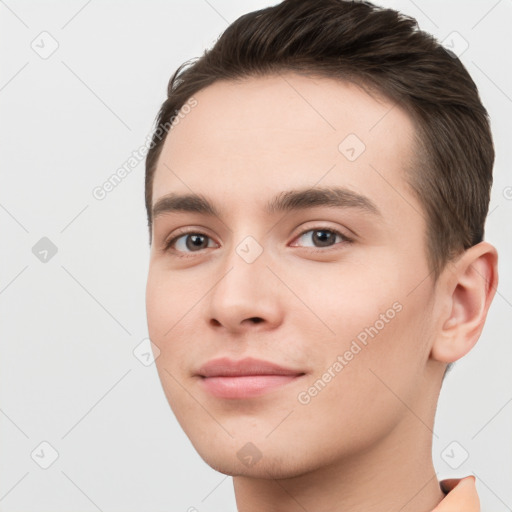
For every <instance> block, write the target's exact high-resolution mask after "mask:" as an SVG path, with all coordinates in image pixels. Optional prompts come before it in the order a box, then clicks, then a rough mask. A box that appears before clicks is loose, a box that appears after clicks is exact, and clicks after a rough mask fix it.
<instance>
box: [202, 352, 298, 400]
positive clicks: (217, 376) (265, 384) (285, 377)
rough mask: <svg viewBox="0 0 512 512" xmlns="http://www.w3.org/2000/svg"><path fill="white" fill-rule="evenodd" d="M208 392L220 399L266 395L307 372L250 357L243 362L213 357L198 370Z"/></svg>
mask: <svg viewBox="0 0 512 512" xmlns="http://www.w3.org/2000/svg"><path fill="white" fill-rule="evenodd" d="M197 375H198V376H199V377H200V382H201V385H202V386H203V388H204V389H205V391H207V392H208V393H210V394H211V395H213V396H215V397H217V398H225V399H243V398H251V397H257V396H260V395H263V394H265V393H267V392H269V391H272V390H275V389H276V388H278V387H281V386H284V385H285V384H288V383H290V382H292V381H296V380H297V379H299V378H301V377H302V376H304V375H305V372H303V371H300V370H296V369H293V368H285V367H283V366H279V365H277V364H275V363H272V362H270V361H263V360H261V359H254V358H251V357H248V358H245V359H242V360H240V361H233V360H231V359H228V358H219V359H213V360H211V361H209V362H208V363H206V364H205V365H203V366H202V367H201V368H200V369H199V370H198V372H197Z"/></svg>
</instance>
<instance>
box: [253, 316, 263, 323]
mask: <svg viewBox="0 0 512 512" xmlns="http://www.w3.org/2000/svg"><path fill="white" fill-rule="evenodd" d="M250 320H252V321H253V322H254V323H255V324H259V323H260V322H263V318H260V317H259V316H253V317H252V318H250Z"/></svg>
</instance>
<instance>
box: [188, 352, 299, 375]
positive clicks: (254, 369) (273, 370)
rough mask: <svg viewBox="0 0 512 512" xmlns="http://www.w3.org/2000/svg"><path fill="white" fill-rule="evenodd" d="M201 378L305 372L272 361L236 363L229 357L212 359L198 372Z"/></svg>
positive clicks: (259, 360) (246, 360) (245, 360)
mask: <svg viewBox="0 0 512 512" xmlns="http://www.w3.org/2000/svg"><path fill="white" fill-rule="evenodd" d="M197 373H198V375H200V376H201V377H237V376H238V377H240V376H243V375H302V374H304V372H302V371H300V370H295V369H293V368H285V367H283V366H279V365H278V364H275V363H272V362H270V361H264V360H263V359H255V358H253V357H246V358H244V359H240V360H239V361H234V360H233V359H229V358H228V357H220V358H218V359H212V360H210V361H208V362H207V363H205V364H204V365H203V366H201V367H200V368H199V370H198V372H197Z"/></svg>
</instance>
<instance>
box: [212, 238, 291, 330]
mask: <svg viewBox="0 0 512 512" xmlns="http://www.w3.org/2000/svg"><path fill="white" fill-rule="evenodd" d="M234 240H236V238H235V239H234ZM227 251H228V252H226V253H225V254H224V258H223V260H224V261H223V262H222V269H223V272H222V277H221V278H220V280H219V281H218V282H217V284H216V285H215V286H214V288H213V289H212V291H211V294H210V295H209V306H208V312H207V314H208V315H209V317H210V319H215V320H217V321H218V322H219V323H220V324H223V325H224V326H231V327H235V326H238V325H240V323H241V322H243V321H244V320H246V319H248V318H261V319H263V320H267V321H269V322H271V323H272V322H275V321H276V320H277V317H278V315H279V314H280V310H281V308H280V307H279V299H278V295H277V292H278V290H277V288H276V283H273V282H271V281H272V279H275V278H274V276H273V275H272V272H270V271H269V269H268V268H267V264H268V263H269V258H268V254H267V251H266V250H265V249H264V247H263V245H262V244H260V243H259V242H258V241H257V240H256V238H255V237H253V236H251V235H245V236H242V237H241V241H239V242H238V243H236V242H234V243H233V244H232V245H231V246H230V248H229V249H227Z"/></svg>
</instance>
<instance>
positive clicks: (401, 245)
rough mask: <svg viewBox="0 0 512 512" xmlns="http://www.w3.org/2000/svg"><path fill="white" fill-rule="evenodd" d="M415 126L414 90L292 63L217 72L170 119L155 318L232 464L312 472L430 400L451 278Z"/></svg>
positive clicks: (179, 404)
mask: <svg viewBox="0 0 512 512" xmlns="http://www.w3.org/2000/svg"><path fill="white" fill-rule="evenodd" d="M413 135H414V126H413V124H412V121H411V120H410V118H409V117H408V115H407V114H406V113H405V112H404V111H403V110H401V109H400V108H399V107H398V106H395V107H393V105H392V104H391V103H390V102H388V101H386V100H384V99H377V98H375V97H372V96H370V95H368V94H367V93H366V92H364V91H363V90H361V89H360V88H358V87H357V86H355V85H353V84H349V83H344V82H340V81H334V80H331V79H326V78H314V79H313V78H308V77H304V76H298V75H295V74H291V73H290V74H285V75H282V76H281V77H278V76H269V77H265V78H251V79H246V80H245V81H242V82H237V83H234V82H227V81H224V82H217V83H215V84H213V85H212V86H210V87H208V88H206V89H203V90H202V91H200V92H199V93H198V94H196V95H195V102H194V106H193V108H190V109H187V113H186V114H185V115H183V117H182V118H181V120H180V122H179V124H177V125H176V126H174V127H173V129H172V131H171V132H170V134H169V135H168V137H167V139H166V142H165V145H164V148H163V151H162V154H161V156H160V159H159V162H158V166H157V169H156V173H155V179H154V187H153V205H154V206H155V207H156V210H158V212H159V213H158V214H157V215H156V216H155V217H154V220H153V242H152V247H151V256H150V266H149V274H148V281H147V294H146V304H147V319H148V328H149V334H150V338H151V340H152V342H153V343H154V344H155V345H156V346H157V347H158V349H159V350H160V354H159V356H158V357H157V359H156V366H157V369H158V373H159V377H160V379H161V382H162V386H163V389H164V391H165V394H166V397H167V399H168V401H169V404H170V406H171V408H172V410H173V412H174V414H175V415H176V418H177V420H178V421H179V423H180V425H181V426H182V428H183V429H184V431H185V432H186V434H187V435H188V437H189V438H190V440H191V442H192V443H193V445H194V447H195V448H196V450H197V451H198V453H199V454H200V455H201V457H202V458H203V459H204V460H205V461H206V462H207V463H208V464H210V465H211V466H212V467H213V468H215V469H217V470H218V471H221V472H223V473H226V474H231V475H251V476H258V475H259V476H264V477H268V476H272V477H284V476H293V475H298V474H301V473H304V472H305V471H310V470H313V469H316V468H320V467H322V466H326V465H328V464H332V463H334V462H335V461H339V460H343V459H344V458H348V457H351V456H353V455H355V454H356V453H361V452H362V451H364V450H365V449H366V448H368V447H370V446H373V445H374V444H375V443H377V442H378V441H379V440H382V439H384V438H385V437H386V436H388V434H389V433H390V432H393V431H396V430H397V429H399V428H400V426H401V425H404V423H405V422H406V421H407V418H408V417H410V416H411V415H407V414H406V413H407V410H406V409H405V408H404V407H403V403H407V404H409V405H410V406H411V408H413V409H414V408H415V407H417V408H416V409H414V410H417V411H421V407H422V406H421V403H423V402H424V401H425V396H424V393H425V389H424V388H423V387H422V386H424V380H423V379H421V378H420V377H421V375H422V374H424V373H425V372H426V371H427V370H426V368H427V367H428V360H429V350H430V345H431V339H432V328H431V325H432V322H431V319H432V309H433V293H434V292H433V287H432V283H431V281H430V279H429V278H428V276H429V269H428V266H427V259H426V249H425V229H426V224H425V218H424V216H423V215H422V214H421V213H420V212H422V208H421V205H420V203H419V202H418V201H417V199H415V197H414V196H413V194H412V192H411V190H410V189H409V188H408V186H407V183H406V181H405V172H406V169H407V168H408V166H410V165H412V161H413V156H414V154H413ZM171 195H172V196H171ZM182 195H183V196H184V195H198V196H200V199H201V201H200V200H198V198H195V200H194V199H193V198H190V197H189V198H188V199H184V198H182V199H179V198H178V196H182ZM205 201H207V203H210V208H208V207H207V206H208V205H207V204H204V202H205ZM169 242H170V243H169ZM250 358H252V359H250ZM254 359H257V360H263V361H264V362H265V363H262V362H261V361H260V362H259V363H258V362H255V361H254ZM215 360H217V361H215ZM272 365H274V366H272ZM276 366H277V367H278V368H276ZM397 397H400V399H397ZM420 397H422V398H421V399H420ZM415 404H416V405H415ZM415 421H416V422H417V420H415ZM417 424H419V425H420V427H421V428H424V427H423V426H421V424H420V422H417ZM415 428H416V427H415ZM429 434H430V433H429Z"/></svg>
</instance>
